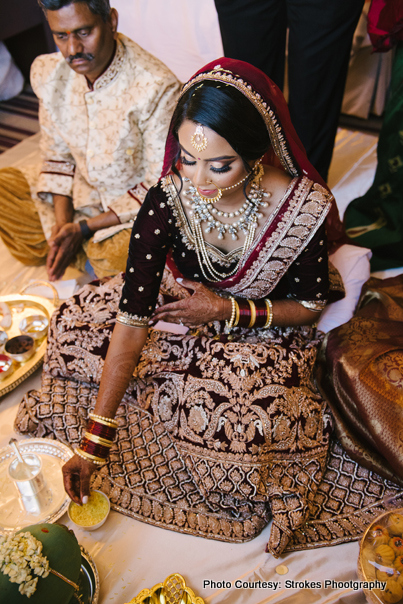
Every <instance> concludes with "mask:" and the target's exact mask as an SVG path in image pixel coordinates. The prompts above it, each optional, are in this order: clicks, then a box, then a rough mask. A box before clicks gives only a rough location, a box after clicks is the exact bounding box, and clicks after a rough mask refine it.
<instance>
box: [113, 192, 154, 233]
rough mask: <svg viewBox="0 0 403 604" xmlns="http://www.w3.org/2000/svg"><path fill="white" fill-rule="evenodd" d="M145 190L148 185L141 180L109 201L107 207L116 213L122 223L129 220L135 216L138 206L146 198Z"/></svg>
mask: <svg viewBox="0 0 403 604" xmlns="http://www.w3.org/2000/svg"><path fill="white" fill-rule="evenodd" d="M147 191H148V187H147V186H146V185H145V184H144V183H142V182H141V183H139V184H138V185H136V186H135V187H132V188H131V189H130V190H129V191H128V192H127V193H125V194H124V195H121V196H120V197H118V199H116V200H115V201H113V202H112V203H110V204H109V209H110V210H112V212H114V213H115V214H116V216H117V217H118V218H119V220H120V222H121V223H122V224H123V223H125V222H130V221H131V220H133V219H134V218H135V217H136V216H137V213H138V211H139V209H140V206H141V205H142V204H143V202H144V200H145V198H146V195H147Z"/></svg>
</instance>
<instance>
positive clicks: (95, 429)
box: [87, 419, 116, 440]
mask: <svg viewBox="0 0 403 604" xmlns="http://www.w3.org/2000/svg"><path fill="white" fill-rule="evenodd" d="M87 432H90V433H91V434H94V435H95V436H99V437H100V438H105V439H106V440H114V438H115V434H116V428H111V427H110V426H105V425H104V424H101V423H99V422H96V421H95V420H93V419H89V420H88V423H87Z"/></svg>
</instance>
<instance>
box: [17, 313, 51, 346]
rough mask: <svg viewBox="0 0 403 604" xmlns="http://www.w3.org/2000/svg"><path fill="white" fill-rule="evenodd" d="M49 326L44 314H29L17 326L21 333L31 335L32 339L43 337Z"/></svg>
mask: <svg viewBox="0 0 403 604" xmlns="http://www.w3.org/2000/svg"><path fill="white" fill-rule="evenodd" d="M48 327H49V321H48V319H47V318H46V317H45V316H44V315H30V316H29V317H25V319H22V321H21V322H20V325H19V328H20V332H21V333H22V335H25V336H31V338H33V339H34V340H40V339H41V338H43V337H44V336H45V335H46V333H47V331H48Z"/></svg>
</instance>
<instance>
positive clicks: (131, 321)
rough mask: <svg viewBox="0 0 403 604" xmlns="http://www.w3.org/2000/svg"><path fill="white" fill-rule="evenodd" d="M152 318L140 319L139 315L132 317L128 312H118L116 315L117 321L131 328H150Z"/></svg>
mask: <svg viewBox="0 0 403 604" xmlns="http://www.w3.org/2000/svg"><path fill="white" fill-rule="evenodd" d="M149 320H150V317H139V316H138V315H131V314H130V313H128V312H122V311H121V310H119V311H118V313H117V315H116V321H117V322H118V323H122V325H130V326H131V327H148V322H149Z"/></svg>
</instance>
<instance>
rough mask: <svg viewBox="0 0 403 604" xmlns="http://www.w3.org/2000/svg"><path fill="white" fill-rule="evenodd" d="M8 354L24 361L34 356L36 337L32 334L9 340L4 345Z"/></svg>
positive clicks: (18, 360) (19, 360) (16, 359)
mask: <svg viewBox="0 0 403 604" xmlns="http://www.w3.org/2000/svg"><path fill="white" fill-rule="evenodd" d="M4 350H5V352H6V354H7V355H8V356H9V357H11V358H12V359H14V361H17V363H24V362H25V361H28V359H30V358H31V357H32V355H33V354H34V352H35V344H34V339H33V338H32V337H31V336H25V335H24V336H15V337H14V338H11V340H8V342H7V343H6V345H5V346H4Z"/></svg>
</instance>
